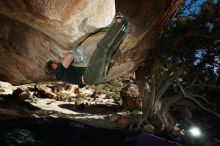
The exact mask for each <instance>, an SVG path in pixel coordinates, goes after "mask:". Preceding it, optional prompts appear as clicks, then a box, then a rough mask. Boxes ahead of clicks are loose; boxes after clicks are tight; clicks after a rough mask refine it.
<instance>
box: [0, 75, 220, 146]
mask: <svg viewBox="0 0 220 146" xmlns="http://www.w3.org/2000/svg"><path fill="white" fill-rule="evenodd" d="M0 94H1V95H0V123H1V127H0V128H1V129H3V133H0V134H1V135H2V134H3V135H4V136H3V137H4V138H5V140H4V144H5V143H7V140H9V141H10V140H12V141H13V142H14V143H19V142H18V141H17V140H19V139H20V138H21V139H22V140H21V141H23V142H27V141H28V142H29V143H30V142H33V143H35V144H39V145H41V144H43V145H45V143H46V141H44V140H43V139H42V137H41V136H40V135H43V134H42V133H44V132H43V131H45V133H47V132H49V131H50V130H49V131H47V132H46V130H45V129H42V128H40V125H38V126H39V129H41V130H40V131H39V133H36V132H35V133H34V134H36V135H37V137H38V140H39V141H40V142H39V141H38V142H36V139H35V140H33V139H34V138H33V139H31V136H28V135H31V132H32V131H31V130H29V132H27V131H26V132H25V128H24V127H25V126H24V125H26V124H27V125H29V127H28V128H29V129H30V128H31V129H32V127H33V126H35V124H36V123H41V124H42V125H41V126H43V127H47V128H48V129H49V127H50V126H49V127H48V123H51V124H52V125H53V126H54V127H53V126H51V128H55V129H57V131H56V130H55V132H59V131H60V130H61V132H62V133H65V132H64V131H63V130H64V129H66V130H67V131H68V132H66V133H65V134H64V136H67V135H68V134H70V135H71V134H73V133H71V132H70V131H69V130H68V129H71V128H72V130H74V129H77V125H81V126H82V125H83V127H84V126H86V127H89V128H86V129H84V128H83V129H81V134H80V135H83V132H84V133H87V134H88V133H90V134H91V135H94V132H91V131H96V130H98V131H100V133H99V134H101V133H103V132H104V133H105V134H106V136H107V135H109V136H110V135H111V134H112V133H114V132H115V131H114V130H113V131H111V130H110V131H109V130H107V129H118V130H119V129H121V131H120V130H119V131H120V132H119V133H121V136H119V135H120V134H114V135H115V136H116V135H117V136H116V137H118V138H119V139H120V138H121V141H124V140H125V139H126V138H128V137H130V136H131V135H132V138H131V139H133V141H132V144H134V139H135V137H136V136H137V132H140V129H139V127H138V126H137V121H139V119H140V117H141V115H142V112H141V102H142V100H141V98H140V97H139V93H138V89H137V86H136V85H135V84H134V76H133V75H130V76H127V77H124V78H120V79H118V80H114V81H112V82H108V83H105V84H101V85H98V86H86V87H84V88H78V86H75V85H70V84H66V83H62V82H46V83H45V82H44V83H33V84H28V85H22V86H12V85H10V84H9V83H5V82H1V84H0ZM201 117H202V115H201ZM15 121H16V122H15ZM46 121H48V123H45V122H46ZM65 122H66V124H67V125H68V124H70V125H71V123H72V124H73V125H74V126H73V127H68V126H66V127H65V126H64V127H63V128H64V129H62V128H61V127H62V126H63V125H65V124H64V123H65ZM54 124H58V125H56V126H55V125H54ZM10 125H12V126H11V127H10ZM134 125H136V126H134ZM23 126H24V127H23ZM59 126H61V127H59ZM214 126H216V125H214ZM6 127H7V128H6ZM16 127H17V128H18V129H19V127H21V128H20V131H19V130H18V131H16ZM96 127H99V128H96ZM103 128H104V129H105V128H107V129H105V130H104V129H103ZM91 129H92V130H91ZM8 130H9V131H8ZM10 130H11V131H13V132H14V133H15V134H16V133H17V134H18V133H22V134H21V137H17V138H16V137H14V138H10V134H9V136H8V137H7V133H11V131H10ZM35 130H36V129H35ZM78 130H79V129H78ZM124 130H126V131H127V133H126V132H125V131H124ZM76 131H77V130H76ZM129 131H132V132H129ZM141 131H142V132H147V133H152V134H155V133H156V132H155V128H154V126H152V125H149V124H147V125H144V126H143V127H142V129H141ZM13 132H12V133H13ZM51 132H52V131H50V132H49V133H51ZM175 132H176V133H178V134H181V129H180V128H179V127H178V125H177V126H176V127H174V128H173V131H164V132H162V133H157V135H159V136H161V137H164V138H166V139H169V140H172V141H178V138H180V137H179V135H178V134H176V133H175ZM28 133H29V134H28ZM52 133H53V132H52ZM109 133H111V134H109ZM5 134H6V135H5ZM175 134H176V135H175ZM22 135H23V136H22ZM59 136H60V135H59V134H57V135H56V134H55V135H54V139H57V138H58V137H59ZM26 137H29V139H28V140H27V139H26ZM67 137H68V136H67ZM110 137H111V136H110ZM69 138H72V137H71V136H69ZM16 139H17V140H16ZM24 139H25V140H24ZM93 139H94V138H93ZM114 139H115V138H114ZM116 139H117V138H116ZM122 139H123V140H122ZM52 140H53V139H52V138H51V137H50V138H49V141H52ZM106 140H107V141H108V140H110V139H108V138H107V137H106ZM1 141H2V140H1ZM64 141H65V140H64ZM64 141H63V140H62V138H61V140H60V141H59V144H61V143H63V142H64ZM90 141H91V139H90ZM110 141H111V140H110ZM181 141H182V142H184V143H187V142H186V141H191V142H193V143H191V144H193V145H198V144H200V145H201V143H200V140H198V139H197V140H193V141H192V140H189V139H188V137H186V138H185V139H183V138H182V137H181ZM207 141H208V142H207ZM47 142H48V141H47ZM21 143H22V142H21ZM70 143H71V144H74V142H70ZM51 144H52V143H50V144H48V145H51ZM75 144H76V143H75ZM130 144H131V143H130ZM218 144H219V139H218V138H215V139H212V141H211V142H210V140H207V139H206V141H204V140H203V142H202V145H204V146H209V145H214V146H215V145H218Z"/></svg>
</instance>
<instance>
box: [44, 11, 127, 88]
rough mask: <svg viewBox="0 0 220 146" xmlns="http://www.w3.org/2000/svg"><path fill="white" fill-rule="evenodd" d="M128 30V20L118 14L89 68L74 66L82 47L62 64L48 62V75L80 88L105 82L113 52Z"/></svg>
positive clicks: (46, 69) (92, 58) (99, 44)
mask: <svg viewBox="0 0 220 146" xmlns="http://www.w3.org/2000/svg"><path fill="white" fill-rule="evenodd" d="M127 29H128V22H127V20H126V18H125V17H124V16H123V15H121V13H116V15H115V20H114V24H113V25H112V26H111V27H110V29H109V30H108V31H107V33H106V34H105V36H104V37H103V38H102V39H101V40H100V41H99V42H98V44H97V47H96V49H95V51H94V53H93V54H92V56H91V58H90V60H89V63H88V65H87V67H75V66H73V65H72V64H73V62H75V61H77V60H78V58H76V57H75V58H74V55H76V54H78V53H79V52H78V53H77V52H76V50H78V48H80V47H77V48H76V49H74V51H73V53H71V54H67V55H66V56H65V57H64V59H63V61H62V63H60V62H57V61H53V60H50V61H48V62H47V63H46V65H45V71H46V73H47V74H49V75H55V77H56V79H57V80H61V81H64V82H67V83H72V84H78V85H79V86H84V85H86V84H89V85H92V84H99V83H102V82H104V81H105V77H106V75H107V72H108V67H109V63H110V60H111V57H112V55H113V52H114V51H115V50H116V49H117V47H118V46H119V44H120V43H121V41H122V40H123V38H124V37H125V35H126V31H127ZM79 51H80V50H79ZM74 52H75V53H74ZM81 61H82V60H81Z"/></svg>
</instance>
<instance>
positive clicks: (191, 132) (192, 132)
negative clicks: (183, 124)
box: [189, 127, 201, 137]
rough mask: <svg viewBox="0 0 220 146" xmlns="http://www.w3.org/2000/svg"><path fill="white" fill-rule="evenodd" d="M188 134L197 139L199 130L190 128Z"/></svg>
mask: <svg viewBox="0 0 220 146" xmlns="http://www.w3.org/2000/svg"><path fill="white" fill-rule="evenodd" d="M189 132H190V134H191V135H192V136H194V137H199V136H201V131H200V129H199V128H197V127H192V128H191V129H190V130H189Z"/></svg>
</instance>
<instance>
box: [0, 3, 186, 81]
mask: <svg viewBox="0 0 220 146" xmlns="http://www.w3.org/2000/svg"><path fill="white" fill-rule="evenodd" d="M181 2H182V0H176V1H171V0H159V1H154V0H150V1H146V0H138V1H135V2H134V1H133V0H117V1H116V9H118V10H119V11H121V12H122V13H123V14H124V15H125V16H126V17H127V18H128V20H129V22H130V30H129V32H128V35H127V36H126V38H125V40H124V41H123V42H122V44H121V45H120V48H119V50H118V51H117V52H116V54H115V55H114V57H113V59H112V64H111V69H110V72H109V75H108V79H113V78H117V77H119V76H122V75H124V74H127V73H130V72H133V71H134V70H135V69H136V68H137V67H138V66H140V65H141V64H142V63H143V61H144V60H145V59H146V57H147V55H148V52H149V50H150V49H152V48H153V46H154V44H155V42H156V40H157V39H158V38H159V36H160V35H161V33H162V31H163V29H164V28H165V27H166V26H167V24H168V23H169V21H170V20H171V18H172V17H173V16H174V15H175V13H176V12H177V10H178V6H179V4H180V3H181ZM114 13H115V1H114V0H108V1H106V0H93V1H90V0H62V1H60V0H45V1H41V0H32V1H29V0H1V1H0V19H1V21H0V63H1V67H0V68H1V70H0V80H2V81H8V82H10V83H13V84H23V83H30V82H36V81H42V80H47V79H49V77H48V76H46V74H45V73H44V69H43V68H44V64H45V62H46V61H47V60H48V59H49V58H54V59H59V58H60V57H61V54H60V52H59V51H57V50H58V49H57V48H61V50H66V51H70V50H71V49H72V48H73V47H75V46H76V45H78V44H79V43H80V42H82V41H85V40H86V38H87V37H89V36H90V35H91V34H92V35H93V36H95V35H98V34H97V33H96V32H98V31H99V30H100V28H103V27H106V26H108V25H109V24H111V22H112V19H113V17H114ZM97 38H99V37H97ZM97 41H98V40H95V42H94V43H96V42H97Z"/></svg>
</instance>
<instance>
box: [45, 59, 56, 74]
mask: <svg viewBox="0 0 220 146" xmlns="http://www.w3.org/2000/svg"><path fill="white" fill-rule="evenodd" d="M57 65H58V62H57V61H53V60H49V61H48V62H47V63H46V64H45V72H46V74H48V75H53V74H54V73H55V70H56V68H57Z"/></svg>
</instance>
